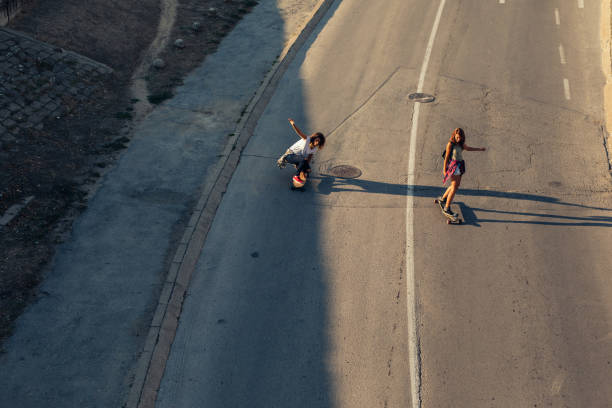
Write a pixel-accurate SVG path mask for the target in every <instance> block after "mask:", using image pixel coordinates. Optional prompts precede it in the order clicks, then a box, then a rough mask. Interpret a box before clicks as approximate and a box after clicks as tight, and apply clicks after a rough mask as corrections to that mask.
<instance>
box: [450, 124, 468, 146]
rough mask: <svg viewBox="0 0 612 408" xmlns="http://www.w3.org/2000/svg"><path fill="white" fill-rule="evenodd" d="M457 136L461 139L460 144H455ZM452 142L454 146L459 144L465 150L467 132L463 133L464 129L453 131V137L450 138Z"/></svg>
mask: <svg viewBox="0 0 612 408" xmlns="http://www.w3.org/2000/svg"><path fill="white" fill-rule="evenodd" d="M455 135H459V138H460V139H459V143H457V142H455ZM450 142H451V144H453V145H456V144H458V145H459V146H461V148H462V149H463V144H464V143H465V132H464V131H463V129H461V128H456V129H455V130H453V133H452V134H451V137H450Z"/></svg>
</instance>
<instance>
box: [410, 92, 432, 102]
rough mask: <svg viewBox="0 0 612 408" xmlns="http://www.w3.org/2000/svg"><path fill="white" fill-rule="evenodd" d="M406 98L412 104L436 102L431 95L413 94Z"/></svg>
mask: <svg viewBox="0 0 612 408" xmlns="http://www.w3.org/2000/svg"><path fill="white" fill-rule="evenodd" d="M408 98H409V99H410V100H411V101H413V102H421V103H429V102H433V101H435V100H436V98H435V97H434V96H433V95H429V94H424V93H413V94H410V95H408Z"/></svg>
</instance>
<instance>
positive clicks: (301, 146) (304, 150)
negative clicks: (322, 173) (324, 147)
mask: <svg viewBox="0 0 612 408" xmlns="http://www.w3.org/2000/svg"><path fill="white" fill-rule="evenodd" d="M318 149H319V146H315V147H314V149H311V148H310V136H308V137H307V138H306V139H302V138H300V140H298V141H297V142H295V143H294V144H293V145H291V147H290V148H289V150H291V151H292V152H293V153H295V154H299V155H300V156H303V157H304V158H306V157H308V155H309V154H315V153H316V152H317V150H318Z"/></svg>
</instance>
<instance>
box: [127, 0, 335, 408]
mask: <svg viewBox="0 0 612 408" xmlns="http://www.w3.org/2000/svg"><path fill="white" fill-rule="evenodd" d="M333 3H334V0H320V1H319V3H318V4H317V5H316V6H315V8H314V11H313V13H312V14H311V16H310V18H308V20H307V23H306V24H305V25H304V27H303V28H302V30H301V31H300V33H299V34H298V35H297V36H296V37H294V38H293V39H292V40H290V41H289V43H288V44H287V46H285V48H284V50H283V52H282V53H281V55H280V56H279V58H278V60H277V61H276V62H275V63H274V64H273V66H272V68H271V69H270V71H269V72H268V74H267V75H266V77H265V79H264V81H263V82H262V84H261V85H260V87H259V89H258V90H257V91H256V92H255V94H254V96H253V98H252V99H251V101H250V102H249V104H248V107H247V108H246V110H245V112H244V114H243V116H242V118H241V119H240V121H239V122H238V124H237V126H236V132H235V133H234V137H233V139H232V140H230V142H229V143H228V144H227V146H226V148H225V150H224V153H223V157H222V158H221V160H220V164H219V166H216V169H215V170H214V171H215V172H216V177H215V178H214V179H215V182H214V183H211V184H212V185H211V186H209V187H208V188H205V189H204V191H203V192H202V194H201V196H200V199H199V201H198V204H197V205H196V208H195V209H194V211H193V213H192V216H191V218H190V221H189V223H188V225H187V227H186V228H185V231H184V233H183V238H182V239H181V242H180V243H179V246H178V248H177V251H176V253H175V256H174V259H173V262H172V264H171V266H170V269H169V270H168V275H167V277H166V281H165V283H164V287H163V289H162V292H161V295H160V298H159V301H158V305H157V309H156V311H155V314H154V316H153V320H152V322H151V326H150V329H149V333H148V335H147V340H146V342H145V347H144V350H143V351H142V354H141V356H140V358H139V360H138V363H137V367H136V372H135V376H134V381H133V384H132V388H131V391H130V393H129V395H128V398H127V401H126V403H125V404H123V406H125V407H126V408H153V407H154V406H155V402H156V400H157V392H158V390H159V387H160V384H161V381H162V377H163V374H164V370H165V367H166V362H167V360H168V357H169V355H170V350H171V347H172V343H173V341H174V337H175V335H176V330H177V328H178V321H179V317H180V314H181V310H182V307H183V300H184V298H185V294H186V291H187V288H188V286H189V283H190V281H191V275H192V273H193V271H194V269H195V266H196V264H197V262H198V259H199V257H200V253H201V251H202V248H203V247H204V243H205V241H206V236H207V235H208V231H209V230H210V227H211V225H212V222H213V219H214V216H215V213H216V211H217V208H218V207H219V204H220V203H221V200H222V198H223V194H224V193H225V191H226V190H227V186H228V184H229V182H230V180H231V178H232V175H233V173H234V170H235V169H236V167H237V166H238V162H239V161H240V155H241V153H242V150H243V149H244V147H245V146H246V145H247V143H248V141H249V139H250V137H251V135H252V134H253V131H254V130H255V126H256V125H257V122H258V121H259V118H260V117H261V115H262V114H263V112H264V109H265V108H266V106H267V104H268V102H269V101H270V99H271V97H272V95H273V93H274V90H275V88H276V85H277V84H278V82H279V80H280V78H281V77H282V75H283V74H284V73H285V71H286V70H287V68H288V66H289V64H290V63H291V61H292V60H293V58H294V57H295V55H296V54H297V52H298V51H299V49H300V48H301V47H302V46H303V45H304V43H305V42H306V40H307V39H308V37H309V36H310V34H312V32H313V31H314V29H315V27H316V26H317V24H318V23H319V22H320V21H321V20H322V18H323V16H324V15H325V13H326V12H327V11H328V10H329V9H330V8H331V6H332V4H333Z"/></svg>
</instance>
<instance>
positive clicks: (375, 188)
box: [312, 174, 408, 196]
mask: <svg viewBox="0 0 612 408" xmlns="http://www.w3.org/2000/svg"><path fill="white" fill-rule="evenodd" d="M312 180H318V181H319V182H318V184H317V186H316V187H317V192H318V193H319V194H323V195H330V194H331V193H339V192H343V191H354V192H364V193H373V194H391V195H402V196H405V195H407V194H408V186H406V185H405V184H391V183H382V182H380V181H372V180H364V179H360V178H342V177H336V176H331V175H328V174H321V175H318V176H312Z"/></svg>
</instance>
